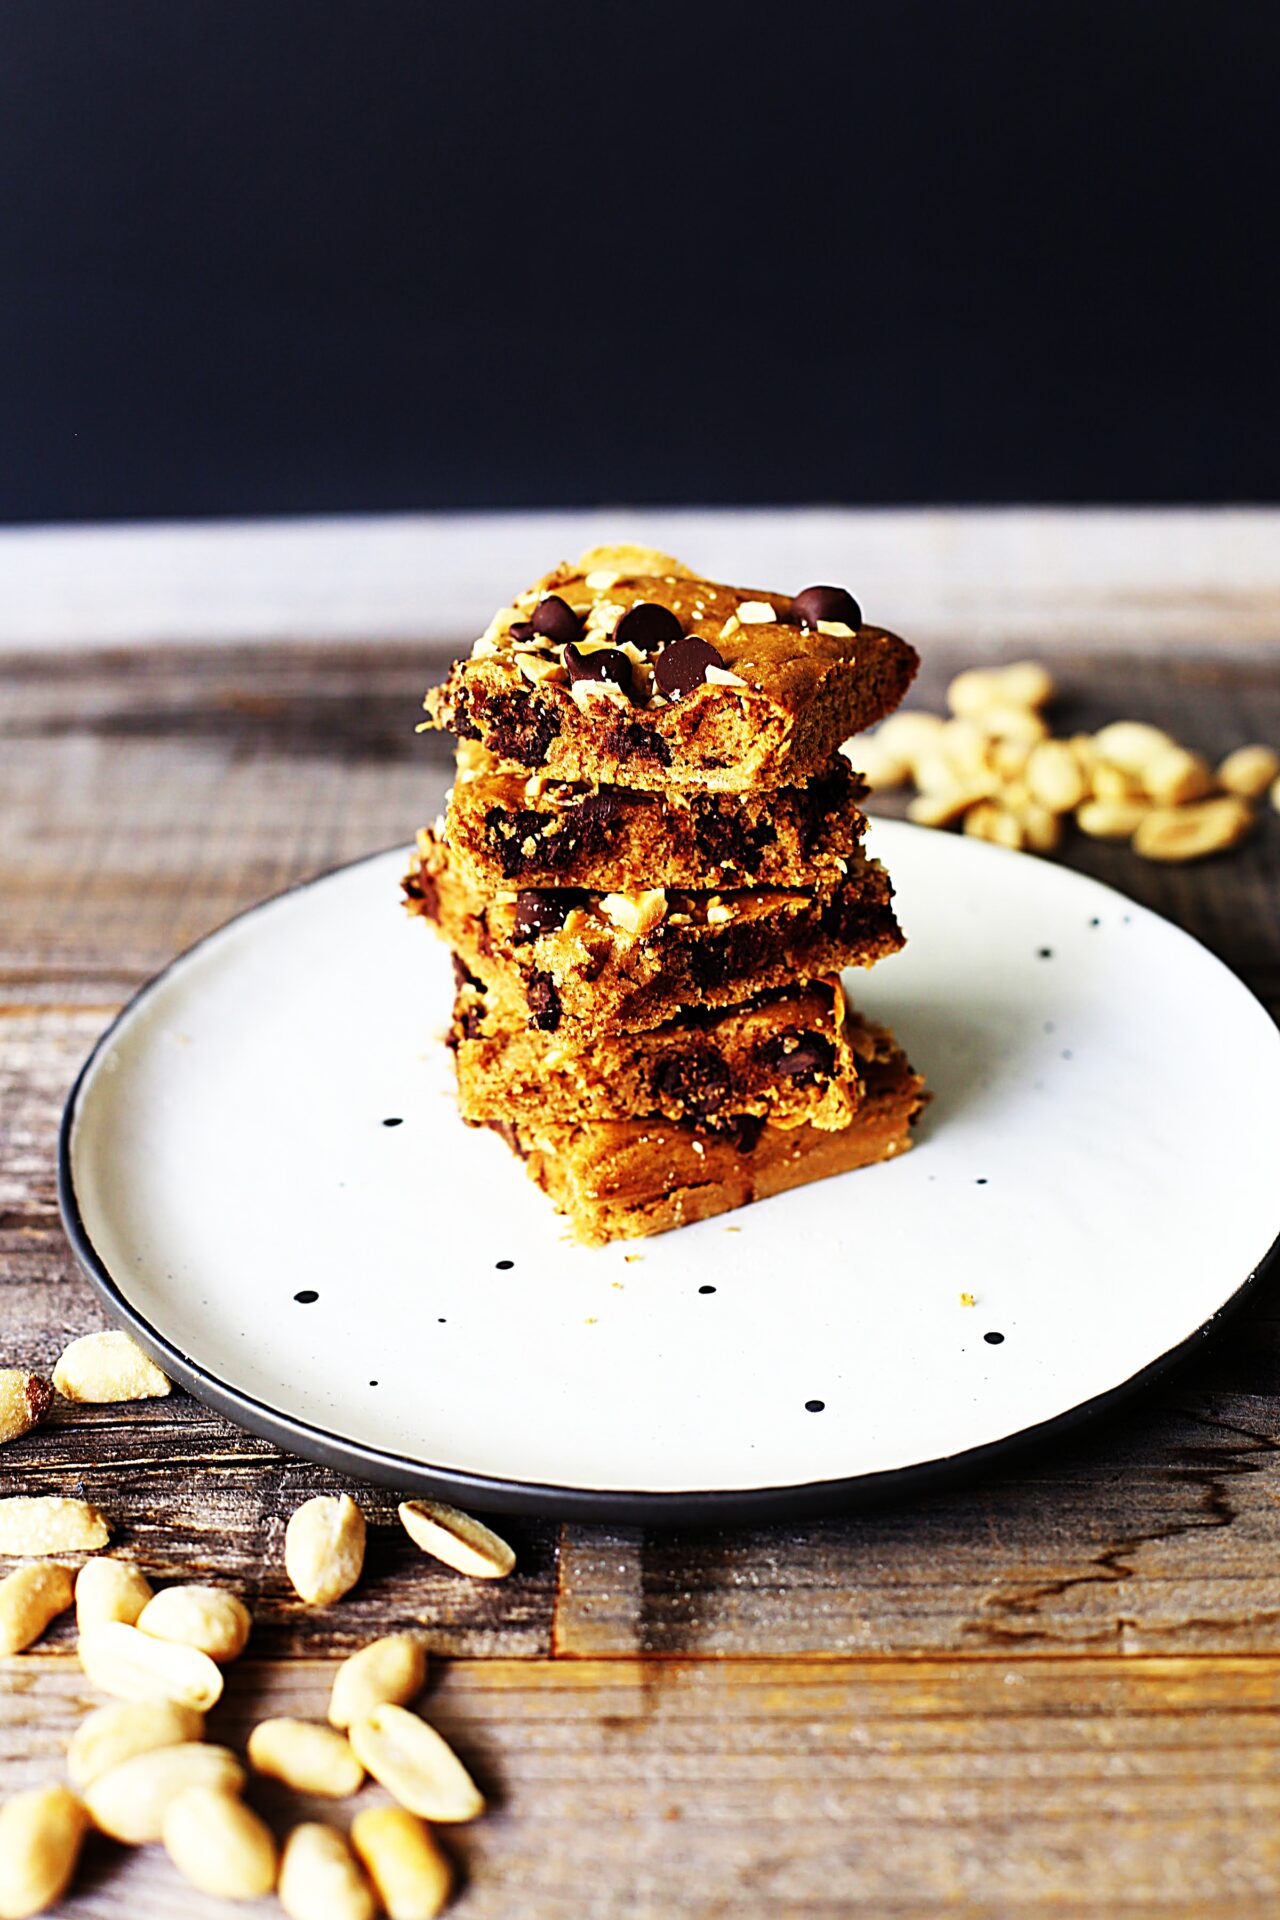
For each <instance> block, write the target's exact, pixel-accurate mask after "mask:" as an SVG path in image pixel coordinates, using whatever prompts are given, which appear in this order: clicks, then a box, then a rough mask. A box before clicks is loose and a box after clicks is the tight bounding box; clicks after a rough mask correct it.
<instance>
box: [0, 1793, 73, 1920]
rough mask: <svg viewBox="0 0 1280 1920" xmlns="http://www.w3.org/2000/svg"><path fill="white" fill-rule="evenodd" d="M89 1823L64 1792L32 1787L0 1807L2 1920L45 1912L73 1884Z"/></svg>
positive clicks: (22, 1917)
mask: <svg viewBox="0 0 1280 1920" xmlns="http://www.w3.org/2000/svg"><path fill="white" fill-rule="evenodd" d="M88 1825H89V1820H88V1816H87V1815H86V1813H85V1810H84V1808H83V1807H82V1806H81V1804H80V1802H79V1801H78V1800H77V1799H76V1796H75V1795H74V1793H70V1792H69V1791H68V1790H67V1788H66V1787H63V1786H55V1787H30V1788H28V1789H27V1791H26V1792H25V1793H15V1794H14V1796H13V1798H12V1799H11V1800H8V1801H6V1802H5V1805H4V1807H3V1808H0V1916H3V1920H27V1916H28V1915H30V1914H34V1913H47V1912H48V1910H49V1908H50V1907H52V1906H53V1904H54V1902H55V1901H56V1900H60V1899H61V1898H62V1896H63V1894H64V1893H65V1892H66V1890H67V1888H68V1887H69V1886H70V1885H71V1877H72V1875H73V1874H74V1872H75V1870H76V1861H77V1860H78V1859H79V1857H80V1847H81V1843H82V1842H83V1840H84V1836H85V1833H86V1830H87V1829H88Z"/></svg>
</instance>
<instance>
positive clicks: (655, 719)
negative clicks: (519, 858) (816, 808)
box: [425, 548, 918, 793]
mask: <svg viewBox="0 0 1280 1920" xmlns="http://www.w3.org/2000/svg"><path fill="white" fill-rule="evenodd" d="M917 664H918V663H917V659H916V655H915V652H914V650H913V649H912V648H911V647H909V646H908V645H907V643H906V642H905V641H904V640H899V639H898V638H897V636H896V635H895V634H892V633H887V632H885V631H884V629H882V628H880V627H873V626H869V625H868V624H867V623H866V622H865V621H864V620H863V618H862V612H861V609H860V608H859V606H858V604H857V602H856V601H855V600H854V598H853V596H852V594H850V593H849V592H848V591H847V590H846V589H845V588H843V587H806V588H805V589H804V590H803V591H802V592H800V593H798V594H794V595H791V594H784V593H774V592H764V591H762V590H757V589H755V588H748V587H730V586H723V585H720V584H718V583H717V582H715V581H711V580H704V579H700V578H699V577H697V576H696V575H695V574H693V573H691V572H690V571H689V569H688V568H687V567H685V566H683V565H682V564H681V563H680V562H679V561H676V560H673V559H672V558H671V557H670V556H669V555H668V554H661V553H655V552H652V551H650V550H648V549H644V548H594V549H592V550H591V551H589V552H587V553H585V554H583V555H582V557H581V559H580V560H578V561H577V562H576V563H573V564H570V563H568V562H566V563H565V564H564V565H562V566H559V567H557V568H556V569H555V570H554V572H552V573H549V574H547V575H546V576H545V577H544V578H543V579H541V580H539V581H538V582H537V583H536V584H535V585H534V586H532V587H530V588H529V589H528V590H527V592H525V593H522V594H520V595H518V596H517V598H516V599H515V600H514V601H513V602H512V604H511V605H510V606H509V607H504V608H503V609H502V610H501V611H500V612H499V613H498V614H496V615H495V617H494V619H493V620H492V621H491V622H490V625H489V627H488V628H487V630H486V631H485V632H484V633H483V634H482V635H481V637H480V639H479V640H477V641H476V643H475V646H474V647H473V649H472V651H471V655H470V658H468V659H466V660H462V661H460V662H459V663H458V664H457V665H456V666H455V667H454V668H453V670H452V671H451V672H450V674H449V676H448V678H447V679H446V680H445V682H444V684H443V686H440V687H437V688H435V689H434V690H433V691H431V692H430V693H429V694H428V695H427V698H426V702H425V705H426V708H427V712H428V713H429V714H430V716H431V723H433V724H434V725H436V726H439V727H446V728H449V729H450V730H451V731H452V732H454V733H455V734H457V735H458V736H459V738H460V739H462V740H472V741H478V742H479V743H480V744H481V745H482V746H483V747H484V748H485V749H486V750H487V751H488V752H490V753H491V754H493V755H495V756H496V757H497V758H498V759H499V760H501V761H503V762H505V763H506V764H507V765H508V766H512V767H516V768H525V769H533V768H537V769H540V770H542V771H543V772H545V773H546V774H548V775H549V776H551V777H552V778H555V779H558V780H572V781H579V782H601V781H602V782H604V783H606V784H607V785H611V786H624V787H633V788H634V787H641V788H657V789H661V788H665V787H668V786H672V785H676V786H695V787H702V788H704V789H707V790H710V791H714V792H720V793H734V792H743V791H745V790H747V789H749V788H757V787H783V786H798V785H800V784H802V783H803V782H804V781H805V780H807V779H808V778H809V777H810V776H811V775H813V774H815V773H818V772H820V771H821V770H822V769H823V768H824V767H825V766H826V765H827V763H828V762H829V761H830V759H831V756H832V755H833V754H834V753H835V751H836V749H837V747H838V746H839V745H840V743H841V741H842V740H846V739H848V738H849V736H850V735H851V734H855V733H861V732H862V731H863V730H864V729H865V728H867V727H870V726H873V725H874V724H875V722H876V721H877V720H880V719H882V718H883V717H884V715H885V714H887V713H890V712H892V710H893V708H894V707H896V706H897V704H898V702H899V701H900V700H901V698H902V696H903V694H904V693H905V692H906V690H907V687H908V686H909V685H910V682H911V679H912V676H913V675H914V673H915V670H916V666H917Z"/></svg>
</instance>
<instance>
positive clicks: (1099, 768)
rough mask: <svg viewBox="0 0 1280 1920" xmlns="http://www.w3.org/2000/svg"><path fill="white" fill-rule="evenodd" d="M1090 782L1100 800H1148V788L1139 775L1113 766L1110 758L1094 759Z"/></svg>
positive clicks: (1096, 797)
mask: <svg viewBox="0 0 1280 1920" xmlns="http://www.w3.org/2000/svg"><path fill="white" fill-rule="evenodd" d="M1089 784H1090V786H1091V787H1092V788H1093V793H1094V797H1095V799H1098V800H1143V801H1147V790H1146V788H1145V787H1144V786H1143V784H1142V782H1141V780H1140V779H1139V778H1138V776H1137V775H1136V774H1133V773H1126V772H1125V771H1124V769H1123V768H1122V767H1113V766H1112V765H1111V762H1110V761H1109V760H1095V761H1094V763H1093V767H1092V769H1091V771H1090V774H1089ZM1147 804H1148V805H1150V802H1149V801H1147Z"/></svg>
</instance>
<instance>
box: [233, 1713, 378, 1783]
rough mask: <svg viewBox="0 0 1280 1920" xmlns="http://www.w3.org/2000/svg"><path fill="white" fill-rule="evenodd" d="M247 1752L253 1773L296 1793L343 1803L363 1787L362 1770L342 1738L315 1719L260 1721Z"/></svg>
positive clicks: (344, 1736) (339, 1734) (335, 1731)
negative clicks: (268, 1776) (281, 1781)
mask: <svg viewBox="0 0 1280 1920" xmlns="http://www.w3.org/2000/svg"><path fill="white" fill-rule="evenodd" d="M248 1752H249V1765H250V1766H251V1767H252V1768H254V1770H255V1771H256V1772H257V1773H265V1774H269V1775H270V1776H271V1778H272V1779H274V1780H283V1781H284V1783H285V1785H286V1786H289V1787H292V1788H293V1789H294V1791H295V1792H296V1793H317V1794H320V1795H322V1796H323V1797H324V1798H325V1799H328V1800H346V1799H347V1798H348V1797H349V1796H350V1795H351V1794H353V1793H359V1791H360V1788H361V1787H362V1785H363V1784H364V1768H363V1767H362V1766H361V1764H360V1762H359V1761H358V1760H357V1759H356V1756H355V1754H354V1753H353V1751H352V1748H351V1742H350V1741H349V1740H348V1739H347V1737H346V1735H345V1734H342V1733H339V1732H337V1730H336V1729H335V1728H333V1727H325V1726H321V1725H320V1724H319V1722H318V1721H315V1720H289V1719H283V1718H281V1719H275V1720H260V1721H259V1722H258V1724H257V1726H256V1727H255V1728H254V1730H253V1732H252V1733H251V1734H250V1735H249V1748H248Z"/></svg>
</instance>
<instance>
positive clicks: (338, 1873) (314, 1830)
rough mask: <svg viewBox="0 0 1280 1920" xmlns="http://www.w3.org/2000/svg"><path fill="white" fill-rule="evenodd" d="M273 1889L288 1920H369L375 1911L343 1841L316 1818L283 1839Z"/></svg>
mask: <svg viewBox="0 0 1280 1920" xmlns="http://www.w3.org/2000/svg"><path fill="white" fill-rule="evenodd" d="M276 1891H277V1893H278V1895H279V1899H280V1905H281V1906H282V1907H283V1908H284V1910H285V1912H286V1913H287V1914H288V1916H289V1920H373V1916H374V1915H375V1914H376V1913H377V1911H378V1903H377V1901H376V1899H375V1898H374V1893H373V1889H372V1887H371V1886H370V1885H369V1882H368V1880H367V1879H366V1878H365V1876H364V1872H363V1870H362V1869H361V1866H360V1863H359V1861H358V1860H357V1859H356V1857H355V1855H354V1854H353V1853H352V1851H351V1848H350V1847H349V1846H348V1845H347V1842H346V1840H345V1839H344V1838H343V1836H342V1835H341V1834H340V1833H339V1832H338V1830H337V1828H336V1827H326V1826H325V1825H324V1824H323V1823H322V1822H321V1821H318V1820H305V1821H303V1823H302V1824H301V1826H297V1827H295V1828H294V1829H293V1832H292V1833H291V1834H290V1835H289V1837H288V1839H287V1840H286V1841H285V1843H284V1853H283V1854H282V1855H281V1859H280V1884H279V1886H278V1887H277V1889H276Z"/></svg>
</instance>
